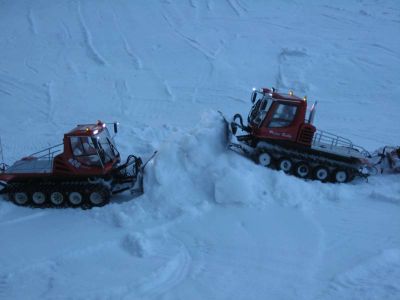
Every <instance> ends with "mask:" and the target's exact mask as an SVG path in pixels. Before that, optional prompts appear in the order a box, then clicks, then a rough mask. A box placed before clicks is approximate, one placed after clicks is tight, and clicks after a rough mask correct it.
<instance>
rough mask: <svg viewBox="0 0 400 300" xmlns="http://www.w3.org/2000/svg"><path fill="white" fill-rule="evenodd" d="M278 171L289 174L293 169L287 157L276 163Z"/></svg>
mask: <svg viewBox="0 0 400 300" xmlns="http://www.w3.org/2000/svg"><path fill="white" fill-rule="evenodd" d="M278 169H279V170H282V171H283V172H285V173H290V172H291V171H292V169H293V162H292V160H291V159H289V158H287V157H283V158H281V159H280V160H279V162H278Z"/></svg>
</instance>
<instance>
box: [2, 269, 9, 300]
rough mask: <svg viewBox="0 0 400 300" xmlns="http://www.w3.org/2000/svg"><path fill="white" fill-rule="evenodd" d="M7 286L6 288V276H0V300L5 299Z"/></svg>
mask: <svg viewBox="0 0 400 300" xmlns="http://www.w3.org/2000/svg"><path fill="white" fill-rule="evenodd" d="M7 286H8V283H7V276H6V275H0V299H6V297H5V294H6V293H5V291H6V290H7ZM3 297H4V298H3Z"/></svg>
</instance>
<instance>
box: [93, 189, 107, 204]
mask: <svg viewBox="0 0 400 300" xmlns="http://www.w3.org/2000/svg"><path fill="white" fill-rule="evenodd" d="M88 200H89V201H88V202H89V205H90V206H103V205H106V204H107V203H108V202H109V200H110V193H109V192H108V191H107V190H106V189H104V188H103V189H96V190H93V191H91V192H90V193H89V197H88Z"/></svg>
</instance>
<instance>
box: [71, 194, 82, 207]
mask: <svg viewBox="0 0 400 300" xmlns="http://www.w3.org/2000/svg"><path fill="white" fill-rule="evenodd" d="M68 202H69V203H70V204H71V205H72V206H79V205H81V204H82V202H83V195H82V194H81V193H80V192H71V193H69V195H68Z"/></svg>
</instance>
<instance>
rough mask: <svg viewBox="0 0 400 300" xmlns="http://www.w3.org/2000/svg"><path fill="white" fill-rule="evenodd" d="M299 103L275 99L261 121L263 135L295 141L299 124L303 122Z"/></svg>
mask: <svg viewBox="0 0 400 300" xmlns="http://www.w3.org/2000/svg"><path fill="white" fill-rule="evenodd" d="M303 122H304V120H301V114H300V105H299V104H298V103H296V102H290V101H276V102H274V103H273V104H272V107H271V109H270V110H269V114H268V116H267V117H266V118H265V120H264V122H263V123H262V125H261V127H262V134H263V137H265V138H269V139H276V140H288V141H296V138H297V132H298V128H299V124H301V123H303Z"/></svg>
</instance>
